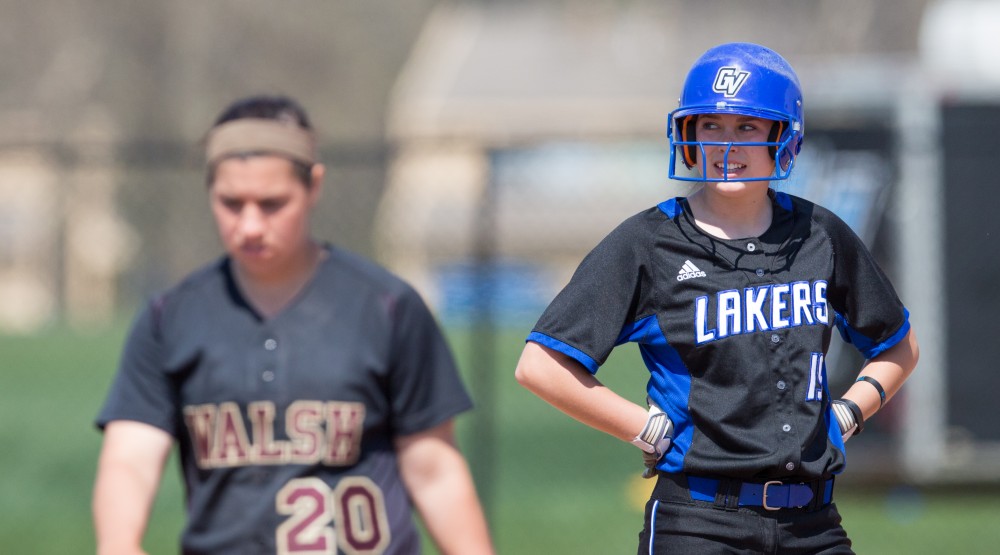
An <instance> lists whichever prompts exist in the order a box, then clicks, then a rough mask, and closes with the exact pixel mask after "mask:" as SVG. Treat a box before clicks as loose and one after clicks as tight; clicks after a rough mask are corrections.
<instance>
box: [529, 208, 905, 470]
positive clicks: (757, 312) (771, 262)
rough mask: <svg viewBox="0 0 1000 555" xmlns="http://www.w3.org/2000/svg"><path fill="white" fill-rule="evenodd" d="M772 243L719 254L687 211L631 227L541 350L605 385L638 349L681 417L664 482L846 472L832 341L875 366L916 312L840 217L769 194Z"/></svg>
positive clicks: (577, 290)
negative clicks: (622, 356) (604, 373)
mask: <svg viewBox="0 0 1000 555" xmlns="http://www.w3.org/2000/svg"><path fill="white" fill-rule="evenodd" d="M771 198H772V203H773V208H774V217H773V221H772V224H771V226H770V228H769V229H768V230H767V231H766V232H765V233H764V234H762V235H761V236H760V237H752V238H747V239H741V240H720V239H716V238H713V237H711V236H709V235H707V234H705V233H704V232H702V231H701V230H700V229H699V228H698V227H697V226H696V225H695V223H694V219H693V216H692V214H691V212H690V208H689V207H688V204H687V201H686V199H683V198H676V199H671V200H668V201H665V202H663V203H661V204H660V205H659V206H657V207H655V208H651V209H649V210H647V211H645V212H642V213H640V214H637V215H636V216H633V217H632V218H630V219H628V220H626V221H625V222H624V223H623V224H622V225H620V226H619V227H618V228H617V229H615V230H614V231H613V232H612V233H611V234H610V235H609V236H608V237H606V238H605V239H604V240H603V241H602V242H601V243H600V244H599V245H598V246H597V247H596V248H595V249H594V250H593V251H592V252H591V253H590V254H589V255H588V256H587V257H586V258H585V259H584V261H583V262H582V263H581V265H580V267H579V268H578V269H577V271H576V273H575V274H574V276H573V278H572V280H571V281H570V283H569V284H568V285H567V286H566V288H565V289H564V290H563V291H562V292H561V293H560V294H559V295H558V296H557V297H556V298H555V300H553V302H552V304H551V305H550V306H549V307H548V309H546V311H545V313H544V314H543V315H542V317H541V319H540V320H539V321H538V324H537V325H536V327H535V328H534V330H533V331H532V333H531V334H530V335H529V336H528V340H530V341H535V342H537V343H539V344H541V345H544V346H546V347H549V348H552V349H555V350H557V351H559V352H562V353H564V354H567V355H569V356H571V357H573V358H574V359H576V360H577V361H579V362H580V363H581V364H583V365H584V366H585V367H587V368H588V369H589V370H590V371H591V372H597V369H598V367H599V366H600V365H601V364H603V363H604V361H605V360H606V359H607V357H608V355H609V354H610V353H611V350H612V349H613V348H614V347H615V346H616V345H620V344H623V343H626V342H635V343H637V344H638V345H639V349H640V351H641V353H642V357H643V360H644V361H645V363H646V366H647V368H648V370H649V371H650V373H651V378H650V380H649V383H648V387H647V391H648V394H649V396H650V398H651V399H652V400H653V401H654V402H655V403H656V404H657V405H659V406H660V407H662V408H663V409H664V410H665V411H666V412H667V413H668V414H669V416H670V417H671V419H673V421H674V425H675V436H674V442H673V445H672V447H671V449H670V450H669V451H668V452H667V454H666V456H665V457H664V458H663V459H661V461H660V465H659V468H660V469H661V470H664V471H667V472H687V473H691V474H700V475H710V476H722V477H730V478H736V479H742V480H771V479H783V480H796V479H797V480H811V479H817V478H829V477H830V476H831V475H833V474H836V473H839V472H840V471H841V470H842V469H843V468H844V452H843V441H842V440H841V436H840V432H839V428H838V427H837V423H836V419H834V418H832V417H831V413H830V408H829V406H830V402H829V401H830V400H829V391H828V388H827V379H826V364H825V357H826V353H827V350H828V348H829V345H830V339H831V333H832V330H833V328H834V327H838V328H839V329H840V331H841V334H842V336H843V337H844V338H845V339H846V340H847V341H849V342H851V343H852V344H853V345H854V346H855V347H857V348H858V349H859V350H860V351H861V352H862V353H863V354H864V355H865V357H867V358H871V357H873V356H875V355H877V354H878V353H880V352H882V351H884V350H885V349H888V348H889V347H891V346H893V345H895V344H896V343H898V342H899V341H900V340H901V339H902V338H903V337H904V336H905V335H906V333H907V331H908V330H909V322H908V314H907V311H906V310H905V308H904V307H903V305H902V304H901V303H900V301H899V299H898V298H897V296H896V293H895V291H894V290H893V287H892V285H891V284H890V283H889V280H888V279H887V278H886V276H885V275H884V274H883V272H882V271H881V270H880V269H879V267H878V265H877V264H876V263H875V261H874V260H873V259H872V257H871V255H870V253H869V252H868V250H867V249H866V248H865V246H864V244H863V243H862V241H861V240H860V239H859V238H858V237H857V236H856V235H855V234H854V233H853V232H852V231H851V229H850V228H849V227H848V226H847V225H846V224H845V223H844V222H843V221H841V220H840V219H839V218H837V217H836V216H835V215H834V214H832V213H831V212H829V211H828V210H826V209H824V208H822V207H819V206H816V205H814V204H812V203H810V202H808V201H805V200H803V199H800V198H797V197H793V196H791V195H787V194H783V193H773V192H772V193H771Z"/></svg>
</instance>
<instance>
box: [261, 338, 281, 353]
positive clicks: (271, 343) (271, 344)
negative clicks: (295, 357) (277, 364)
mask: <svg viewBox="0 0 1000 555" xmlns="http://www.w3.org/2000/svg"><path fill="white" fill-rule="evenodd" d="M264 348H265V349H267V350H268V351H273V350H275V349H277V348H278V342H277V341H275V340H274V339H265V340H264Z"/></svg>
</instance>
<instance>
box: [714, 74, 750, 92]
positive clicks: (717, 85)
mask: <svg viewBox="0 0 1000 555" xmlns="http://www.w3.org/2000/svg"><path fill="white" fill-rule="evenodd" d="M747 77H750V72H749V71H740V68H738V67H720V68H719V72H718V73H716V74H715V82H714V83H712V90H713V91H715V92H717V93H722V95H723V96H725V97H726V98H732V97H734V96H736V93H738V92H740V89H741V88H742V87H743V84H744V83H746V82H747Z"/></svg>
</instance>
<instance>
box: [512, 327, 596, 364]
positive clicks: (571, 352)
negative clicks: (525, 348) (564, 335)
mask: <svg viewBox="0 0 1000 555" xmlns="http://www.w3.org/2000/svg"><path fill="white" fill-rule="evenodd" d="M525 341H533V342H535V343H538V344H539V345H542V346H543V347H548V348H549V349H552V350H553V351H558V352H560V353H562V354H564V355H566V356H568V357H570V358H572V359H574V360H576V361H577V362H579V363H580V364H582V365H583V366H584V367H585V368H586V369H587V370H588V371H589V372H590V373H591V374H596V373H597V369H598V367H599V366H600V365H599V364H597V361H596V360H594V359H593V358H591V357H589V356H588V355H587V354H586V353H584V352H583V351H581V350H580V349H577V348H576V347H572V346H570V345H567V344H566V343H563V342H562V341H559V340H558V339H555V338H553V337H549V336H547V335H545V334H543V333H538V332H537V331H533V332H531V333H530V334H528V338H527V339H526V340H525Z"/></svg>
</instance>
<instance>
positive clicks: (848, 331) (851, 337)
mask: <svg viewBox="0 0 1000 555" xmlns="http://www.w3.org/2000/svg"><path fill="white" fill-rule="evenodd" d="M834 322H835V324H836V325H837V329H838V330H840V336H841V337H842V338H844V341H846V342H848V343H850V344H852V345H854V347H855V348H856V349H857V350H858V351H860V352H861V354H862V355H864V357H865V359H866V360H868V359H873V358H875V357H877V356H878V355H880V354H882V353H884V352H885V351H887V350H889V349H890V348H892V347H893V346H894V345H896V344H897V343H899V342H900V341H902V340H903V338H904V337H906V334H907V333H908V332H909V331H910V311H909V310H906V309H905V308H904V309H903V325H902V326H900V327H899V329H898V330H896V333H894V334H892V335H891V336H889V338H888V339H886V340H885V341H883V342H881V343H875V342H874V341H872V340H871V339H869V338H868V337H866V336H865V335H863V334H862V333H861V332H859V331H858V330H856V329H854V328H853V327H851V324H850V322H848V321H847V319H846V318H844V317H843V316H842V315H840V314H835V315H834Z"/></svg>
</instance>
